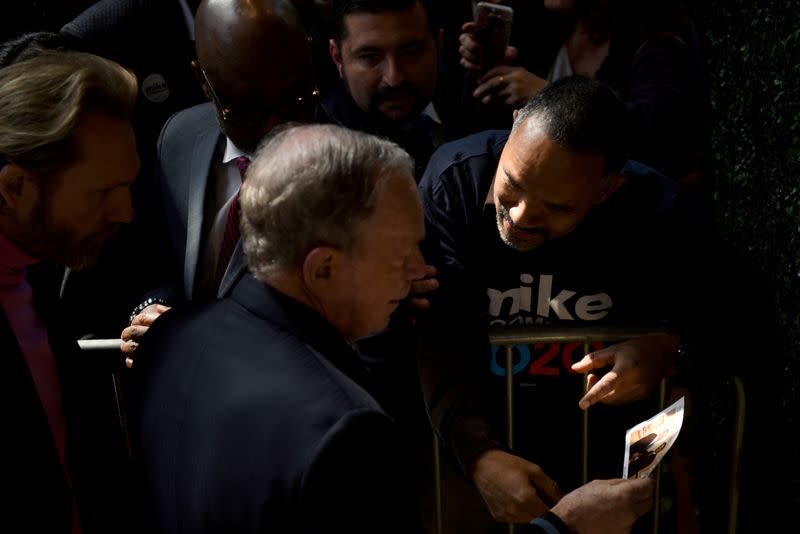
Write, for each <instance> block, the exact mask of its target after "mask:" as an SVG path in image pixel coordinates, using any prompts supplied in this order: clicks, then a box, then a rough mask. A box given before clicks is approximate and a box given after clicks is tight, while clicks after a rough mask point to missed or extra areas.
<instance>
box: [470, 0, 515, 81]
mask: <svg viewBox="0 0 800 534" xmlns="http://www.w3.org/2000/svg"><path fill="white" fill-rule="evenodd" d="M513 21H514V10H513V9H512V8H510V7H509V6H504V5H502V4H493V3H491V2H478V3H477V4H476V5H475V26H476V27H477V28H476V30H475V38H476V40H477V41H478V42H479V43H481V46H482V47H483V58H484V59H483V67H484V70H489V69H491V68H492V67H496V66H498V65H502V64H503V63H505V60H506V47H508V39H509V37H510V36H511V23H512V22H513Z"/></svg>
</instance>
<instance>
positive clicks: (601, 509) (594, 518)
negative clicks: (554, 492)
mask: <svg viewBox="0 0 800 534" xmlns="http://www.w3.org/2000/svg"><path fill="white" fill-rule="evenodd" d="M654 488H655V482H654V481H653V479H652V478H641V479H633V480H622V479H614V480H593V481H592V482H589V483H588V484H586V485H585V486H581V487H580V488H578V489H576V490H575V491H573V492H571V493H568V494H567V495H565V496H564V498H563V499H561V500H560V501H559V502H558V504H556V505H555V506H554V507H553V509H552V510H551V512H553V513H554V514H555V515H557V516H558V517H559V518H560V519H561V520H562V521H563V522H564V524H566V525H567V527H569V529H570V530H572V531H573V532H580V533H581V534H595V533H596V534H614V533H616V532H630V530H631V527H633V524H634V523H635V522H636V520H637V519H638V518H639V517H641V516H642V515H643V514H644V513H645V512H647V511H648V510H649V509H650V507H652V506H653V489H654Z"/></svg>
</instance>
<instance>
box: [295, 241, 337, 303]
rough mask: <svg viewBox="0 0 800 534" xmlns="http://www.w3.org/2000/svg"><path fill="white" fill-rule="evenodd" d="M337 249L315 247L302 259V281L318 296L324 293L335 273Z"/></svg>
mask: <svg viewBox="0 0 800 534" xmlns="http://www.w3.org/2000/svg"><path fill="white" fill-rule="evenodd" d="M338 254H339V251H338V250H336V249H334V248H333V247H325V246H321V247H316V248H314V249H312V250H311V251H310V252H309V253H308V254H306V257H305V260H303V282H305V285H306V287H307V288H308V289H309V290H310V291H311V292H312V293H313V294H314V296H316V297H319V296H322V295H324V294H326V293H327V292H328V290H329V287H330V285H331V283H332V281H333V277H334V275H335V274H336V268H337V260H338Z"/></svg>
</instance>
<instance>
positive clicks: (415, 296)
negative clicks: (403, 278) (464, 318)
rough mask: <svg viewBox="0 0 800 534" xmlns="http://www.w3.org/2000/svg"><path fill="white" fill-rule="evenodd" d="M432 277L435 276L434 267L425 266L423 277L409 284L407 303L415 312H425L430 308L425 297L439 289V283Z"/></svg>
mask: <svg viewBox="0 0 800 534" xmlns="http://www.w3.org/2000/svg"><path fill="white" fill-rule="evenodd" d="M434 276H436V267H434V266H433V265H426V266H425V275H424V276H423V277H422V278H420V279H419V280H414V281H413V282H412V283H411V292H410V293H409V295H408V296H409V300H408V303H409V304H410V305H411V307H412V308H414V309H416V310H427V309H428V308H430V306H431V303H430V301H429V300H428V298H427V297H426V295H428V294H429V293H432V292H433V291H435V290H436V289H437V288H438V287H439V281H438V280H437V279H436V278H434Z"/></svg>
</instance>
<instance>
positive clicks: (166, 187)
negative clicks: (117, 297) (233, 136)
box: [149, 103, 246, 304]
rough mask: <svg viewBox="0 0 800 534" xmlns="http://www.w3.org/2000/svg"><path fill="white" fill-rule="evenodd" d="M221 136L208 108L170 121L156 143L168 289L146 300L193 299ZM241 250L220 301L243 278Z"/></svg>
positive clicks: (238, 248) (183, 113)
mask: <svg viewBox="0 0 800 534" xmlns="http://www.w3.org/2000/svg"><path fill="white" fill-rule="evenodd" d="M224 143H225V136H224V135H223V133H222V131H221V130H220V128H219V125H218V123H217V119H216V115H215V113H214V107H213V106H212V104H210V103H206V104H200V105H199V106H194V107H191V108H189V109H186V110H184V111H181V112H180V113H177V114H175V115H173V116H172V117H171V118H170V119H169V120H168V121H167V123H166V124H165V125H164V129H163V130H162V132H161V137H160V138H159V140H158V160H157V162H156V192H157V200H156V214H157V215H156V216H161V217H163V224H162V225H161V232H162V234H161V235H160V236H159V237H160V238H162V239H164V240H166V243H165V244H164V245H163V246H162V247H161V248H162V249H164V250H162V251H161V253H163V254H165V255H166V257H163V256H162V257H161V261H163V262H164V263H167V264H168V265H166V266H162V267H165V270H168V272H169V275H168V279H167V283H166V284H165V285H163V286H162V287H161V288H160V289H158V290H156V291H153V292H151V293H150V294H149V296H158V297H161V298H165V299H166V300H168V301H169V302H170V303H171V304H175V303H177V302H181V301H183V300H192V298H193V297H194V291H195V283H196V279H197V270H198V261H199V260H200V259H201V258H200V254H201V247H202V244H203V242H204V240H205V238H206V236H204V235H202V233H203V217H204V210H205V199H206V191H207V189H208V188H209V187H211V186H212V185H213V182H212V180H216V175H215V174H214V165H215V162H216V161H217V159H218V158H220V157H221V154H222V149H223V146H224ZM245 267H246V265H245V258H244V252H243V251H242V244H241V243H238V244H237V245H236V249H235V250H234V252H233V256H231V260H230V263H229V264H228V270H227V272H226V273H225V276H224V277H223V278H222V282H221V284H220V287H219V291H218V292H217V296H218V297H222V296H224V295H226V294H228V293H229V292H230V290H231V288H232V287H233V285H234V283H235V282H236V280H238V279H239V277H241V275H242V274H243V273H244V272H245Z"/></svg>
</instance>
